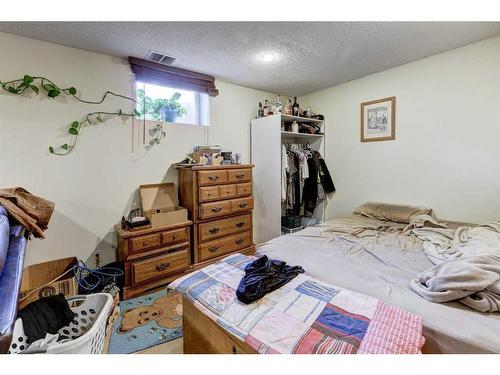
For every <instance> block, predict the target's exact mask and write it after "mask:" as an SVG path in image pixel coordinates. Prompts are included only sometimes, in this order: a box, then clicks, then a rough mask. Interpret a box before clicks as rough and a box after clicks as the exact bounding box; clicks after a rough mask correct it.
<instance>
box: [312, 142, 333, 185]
mask: <svg viewBox="0 0 500 375" xmlns="http://www.w3.org/2000/svg"><path fill="white" fill-rule="evenodd" d="M314 154H315V155H316V156H317V158H318V160H319V165H320V178H321V185H323V189H324V191H325V192H326V193H327V194H330V193H334V192H335V185H334V184H333V180H332V176H330V172H329V171H328V167H327V166H326V163H325V160H324V159H323V158H322V157H321V154H320V153H319V152H318V151H314Z"/></svg>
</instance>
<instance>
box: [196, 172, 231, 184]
mask: <svg viewBox="0 0 500 375" xmlns="http://www.w3.org/2000/svg"><path fill="white" fill-rule="evenodd" d="M226 182H227V171H225V170H213V171H199V172H198V185H200V186H203V185H216V184H225V183H226Z"/></svg>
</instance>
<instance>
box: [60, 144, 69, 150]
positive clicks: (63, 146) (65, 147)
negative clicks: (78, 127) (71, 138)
mask: <svg viewBox="0 0 500 375" xmlns="http://www.w3.org/2000/svg"><path fill="white" fill-rule="evenodd" d="M61 148H62V149H63V150H67V149H68V148H69V146H68V144H67V143H65V144H63V145H62V146H61Z"/></svg>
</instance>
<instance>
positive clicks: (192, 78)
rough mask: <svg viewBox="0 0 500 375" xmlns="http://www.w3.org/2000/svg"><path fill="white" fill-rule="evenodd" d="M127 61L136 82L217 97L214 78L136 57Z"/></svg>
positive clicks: (217, 91) (217, 92)
mask: <svg viewBox="0 0 500 375" xmlns="http://www.w3.org/2000/svg"><path fill="white" fill-rule="evenodd" d="M128 61H129V63H130V67H131V68H132V71H133V72H134V74H135V77H136V79H137V80H138V81H142V82H146V83H151V84H155V85H162V86H168V87H174V88H178V89H181V90H190V91H196V92H203V93H207V94H208V95H210V96H217V95H219V90H217V88H216V87H215V78H214V77H212V76H209V75H206V74H201V73H196V72H192V71H190V70H185V69H180V68H174V67H172V66H167V65H163V64H158V63H156V62H153V61H148V60H143V59H139V58H136V57H129V58H128Z"/></svg>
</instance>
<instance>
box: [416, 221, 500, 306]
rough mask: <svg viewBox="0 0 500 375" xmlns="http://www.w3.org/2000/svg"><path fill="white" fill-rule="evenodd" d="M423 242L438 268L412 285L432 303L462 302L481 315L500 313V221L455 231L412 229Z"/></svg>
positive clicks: (429, 270)
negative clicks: (484, 313)
mask: <svg viewBox="0 0 500 375" xmlns="http://www.w3.org/2000/svg"><path fill="white" fill-rule="evenodd" d="M408 232H410V233H411V234H414V235H415V236H417V237H418V238H420V239H421V240H423V241H424V242H423V247H424V251H425V253H426V254H427V256H428V257H429V259H430V260H431V261H432V262H433V263H434V264H436V266H434V267H431V268H429V269H428V270H426V271H424V272H422V273H420V274H419V275H418V278H416V279H413V280H412V281H411V288H412V290H413V291H414V292H415V293H417V294H419V295H420V296H422V297H424V298H425V299H428V300H429V301H431V302H448V301H455V300H459V301H460V302H461V303H463V304H465V305H467V306H469V307H471V308H473V309H474V310H478V311H481V312H499V311H500V221H494V222H489V223H485V224H481V225H478V226H475V227H459V228H457V229H456V230H451V229H447V228H443V227H436V225H426V223H424V224H423V225H421V226H419V227H412V228H409V230H408Z"/></svg>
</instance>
